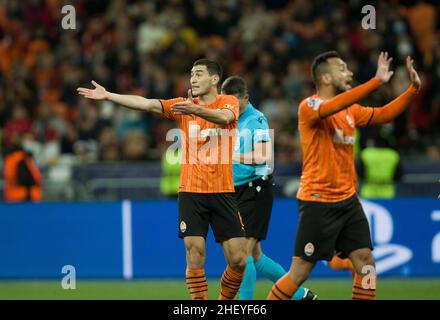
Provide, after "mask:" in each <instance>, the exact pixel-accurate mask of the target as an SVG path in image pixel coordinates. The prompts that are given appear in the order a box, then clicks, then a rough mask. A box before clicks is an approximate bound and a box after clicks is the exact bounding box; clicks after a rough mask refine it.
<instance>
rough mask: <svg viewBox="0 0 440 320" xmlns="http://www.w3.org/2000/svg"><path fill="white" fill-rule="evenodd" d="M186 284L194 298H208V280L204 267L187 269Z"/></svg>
mask: <svg viewBox="0 0 440 320" xmlns="http://www.w3.org/2000/svg"><path fill="white" fill-rule="evenodd" d="M186 286H187V287H188V291H189V294H190V295H191V299H192V300H208V282H206V276H205V270H204V269H189V268H187V269H186Z"/></svg>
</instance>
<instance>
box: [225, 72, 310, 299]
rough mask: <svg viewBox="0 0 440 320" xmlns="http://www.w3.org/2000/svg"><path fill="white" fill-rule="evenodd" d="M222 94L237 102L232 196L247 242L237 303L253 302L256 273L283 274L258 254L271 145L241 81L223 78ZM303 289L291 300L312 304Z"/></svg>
mask: <svg viewBox="0 0 440 320" xmlns="http://www.w3.org/2000/svg"><path fill="white" fill-rule="evenodd" d="M221 91H222V94H227V95H234V96H235V97H236V98H237V99H238V101H239V107H240V109H239V113H240V115H239V118H238V131H239V138H237V140H236V144H235V147H234V155H233V166H232V167H233V176H234V187H235V195H236V197H237V202H238V207H239V211H240V214H241V217H242V219H243V224H244V225H245V230H246V238H247V248H246V249H247V255H248V258H247V265H246V271H245V275H244V278H243V281H242V284H241V287H240V290H239V299H240V300H253V299H254V287H255V282H256V279H257V275H256V271H258V272H260V273H262V274H263V276H264V277H266V278H268V279H270V280H272V281H273V282H276V281H277V280H278V279H279V278H281V277H282V276H283V275H284V274H285V273H286V271H285V270H284V268H283V267H282V266H281V265H280V264H279V263H277V262H275V261H274V260H272V259H271V258H269V257H267V256H266V255H264V253H263V252H262V250H261V240H264V239H266V235H267V230H268V228H269V220H270V215H271V212H272V205H273V199H274V191H273V185H274V183H273V178H272V175H271V172H272V170H273V167H272V165H271V163H272V160H273V157H272V150H273V147H272V142H271V137H270V134H269V125H268V122H267V119H266V117H265V116H264V115H263V114H262V113H261V112H260V111H258V110H257V109H255V108H254V107H253V106H252V104H251V103H250V102H249V94H248V91H247V85H246V82H245V81H244V79H243V78H241V77H238V76H232V77H229V78H227V79H226V80H225V81H224V82H223V85H222V88H221ZM314 299H316V295H314V294H313V293H312V292H311V291H310V290H308V289H306V288H303V287H301V288H299V289H298V290H297V292H296V293H295V295H294V297H293V300H314Z"/></svg>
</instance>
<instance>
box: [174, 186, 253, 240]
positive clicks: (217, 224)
mask: <svg viewBox="0 0 440 320" xmlns="http://www.w3.org/2000/svg"><path fill="white" fill-rule="evenodd" d="M178 203H179V237H180V238H184V237H188V236H201V237H204V238H205V239H206V236H207V234H208V227H209V225H211V228H212V231H213V233H214V237H215V241H217V242H223V241H226V240H229V239H231V238H237V237H244V236H245V231H244V225H243V222H242V220H241V217H240V213H239V211H238V207H237V200H236V199H235V196H234V193H233V192H229V193H193V192H179V197H178Z"/></svg>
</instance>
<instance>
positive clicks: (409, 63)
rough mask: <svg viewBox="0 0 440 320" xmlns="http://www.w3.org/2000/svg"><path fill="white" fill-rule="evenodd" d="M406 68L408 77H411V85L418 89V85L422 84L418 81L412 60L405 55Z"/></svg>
mask: <svg viewBox="0 0 440 320" xmlns="http://www.w3.org/2000/svg"><path fill="white" fill-rule="evenodd" d="M406 68H407V69H408V73H409V78H410V79H411V83H412V84H413V86H414V87H415V88H416V89H417V90H418V89H420V86H421V85H422V82H421V81H420V77H419V75H418V74H417V71H416V69H414V60H413V59H411V57H409V56H408V57H406Z"/></svg>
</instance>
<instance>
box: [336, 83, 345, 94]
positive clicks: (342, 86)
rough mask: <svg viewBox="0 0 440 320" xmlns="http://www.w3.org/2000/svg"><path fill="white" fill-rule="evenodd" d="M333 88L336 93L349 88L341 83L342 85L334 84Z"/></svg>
mask: <svg viewBox="0 0 440 320" xmlns="http://www.w3.org/2000/svg"><path fill="white" fill-rule="evenodd" d="M333 90H334V91H335V94H340V93H343V92H345V91H347V90H348V88H347V86H344V85H342V84H340V85H336V86H333Z"/></svg>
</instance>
